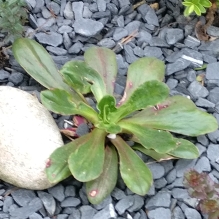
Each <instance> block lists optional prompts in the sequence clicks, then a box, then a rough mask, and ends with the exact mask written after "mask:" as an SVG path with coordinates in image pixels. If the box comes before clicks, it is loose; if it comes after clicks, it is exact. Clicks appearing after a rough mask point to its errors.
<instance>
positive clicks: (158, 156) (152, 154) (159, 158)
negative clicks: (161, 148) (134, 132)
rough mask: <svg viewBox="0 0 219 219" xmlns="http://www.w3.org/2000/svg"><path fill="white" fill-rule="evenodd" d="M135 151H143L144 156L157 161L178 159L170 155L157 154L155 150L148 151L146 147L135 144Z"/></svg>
mask: <svg viewBox="0 0 219 219" xmlns="http://www.w3.org/2000/svg"><path fill="white" fill-rule="evenodd" d="M132 148H133V149H134V150H138V151H141V152H142V153H143V154H146V155H148V156H150V157H152V158H153V159H154V160H156V161H163V160H172V159H176V157H173V156H170V155H168V154H160V153H157V152H156V151H155V150H153V149H146V148H145V147H143V146H142V145H140V144H135V145H134V146H133V147H132Z"/></svg>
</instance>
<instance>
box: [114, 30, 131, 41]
mask: <svg viewBox="0 0 219 219" xmlns="http://www.w3.org/2000/svg"><path fill="white" fill-rule="evenodd" d="M126 36H128V31H127V30H126V29H124V28H121V27H117V28H116V29H115V31H114V33H113V40H115V41H119V40H121V39H122V38H124V37H126Z"/></svg>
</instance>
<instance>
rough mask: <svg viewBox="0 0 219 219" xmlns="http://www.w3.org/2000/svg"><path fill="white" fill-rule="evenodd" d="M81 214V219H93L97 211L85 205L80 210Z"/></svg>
mask: <svg viewBox="0 0 219 219" xmlns="http://www.w3.org/2000/svg"><path fill="white" fill-rule="evenodd" d="M79 210H80V212H81V219H91V218H93V217H94V215H95V214H96V212H97V210H95V209H94V208H92V207H91V206H89V205H83V206H81V207H80V208H79Z"/></svg>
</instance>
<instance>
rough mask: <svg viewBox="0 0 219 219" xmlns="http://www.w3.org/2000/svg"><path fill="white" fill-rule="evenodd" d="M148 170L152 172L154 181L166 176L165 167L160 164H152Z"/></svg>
mask: <svg viewBox="0 0 219 219" xmlns="http://www.w3.org/2000/svg"><path fill="white" fill-rule="evenodd" d="M147 166H148V168H149V169H150V170H151V172H152V175H153V179H160V178H161V177H163V176H164V174H165V170H164V167H163V166H162V165H161V164H159V163H151V164H148V165H147Z"/></svg>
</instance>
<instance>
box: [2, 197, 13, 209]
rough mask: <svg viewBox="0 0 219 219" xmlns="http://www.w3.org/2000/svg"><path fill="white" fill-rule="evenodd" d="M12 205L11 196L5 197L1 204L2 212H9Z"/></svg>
mask: <svg viewBox="0 0 219 219" xmlns="http://www.w3.org/2000/svg"><path fill="white" fill-rule="evenodd" d="M13 204H14V200H13V198H12V197H11V196H7V197H6V198H5V199H4V204H3V212H5V213H7V212H8V211H9V208H10V207H11V205H13Z"/></svg>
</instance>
